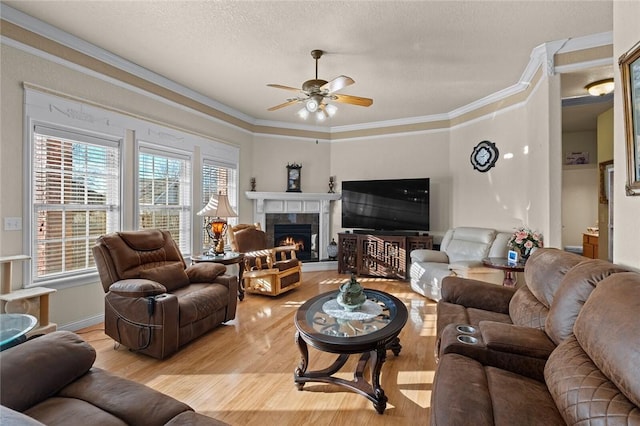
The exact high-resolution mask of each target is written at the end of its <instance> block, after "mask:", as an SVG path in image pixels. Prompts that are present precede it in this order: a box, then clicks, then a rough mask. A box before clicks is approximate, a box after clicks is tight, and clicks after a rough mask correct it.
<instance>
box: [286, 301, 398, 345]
mask: <svg viewBox="0 0 640 426" xmlns="http://www.w3.org/2000/svg"><path fill="white" fill-rule="evenodd" d="M364 292H365V294H366V296H367V300H366V302H365V304H364V305H363V306H362V307H361V308H360V309H358V310H357V311H353V312H350V311H346V310H344V308H342V307H341V306H340V305H338V303H337V301H336V299H337V296H338V292H337V291H334V292H329V293H325V294H321V295H319V296H316V297H315V298H313V299H310V300H309V301H308V302H307V303H305V304H304V305H303V306H301V307H300V310H299V313H298V317H297V319H296V322H297V324H298V326H299V327H300V328H302V329H304V330H305V331H306V332H308V333H312V334H314V335H316V336H322V335H324V336H328V337H337V338H353V337H361V336H367V335H370V334H373V333H375V332H377V331H380V330H382V329H384V328H385V327H387V326H388V325H389V324H391V323H392V322H393V321H394V319H396V317H397V316H398V311H399V309H398V307H399V305H401V303H399V301H396V299H395V298H394V297H393V296H391V295H389V294H386V293H383V292H379V291H375V290H367V289H365V290H364ZM402 308H404V305H402ZM404 311H406V308H405V310H404Z"/></svg>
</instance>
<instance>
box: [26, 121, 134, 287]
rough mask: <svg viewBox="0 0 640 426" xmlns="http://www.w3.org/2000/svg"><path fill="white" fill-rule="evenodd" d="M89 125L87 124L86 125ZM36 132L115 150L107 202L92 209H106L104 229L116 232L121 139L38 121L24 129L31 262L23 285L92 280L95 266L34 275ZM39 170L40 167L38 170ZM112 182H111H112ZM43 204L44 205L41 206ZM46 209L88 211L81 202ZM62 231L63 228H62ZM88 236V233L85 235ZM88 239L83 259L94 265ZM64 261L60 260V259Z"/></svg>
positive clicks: (37, 208) (60, 284) (119, 211)
mask: <svg viewBox="0 0 640 426" xmlns="http://www.w3.org/2000/svg"><path fill="white" fill-rule="evenodd" d="M89 127H90V126H89ZM36 134H41V135H46V136H48V137H51V138H55V139H60V140H63V141H67V142H78V143H80V144H87V145H93V146H103V147H106V148H112V149H115V150H116V153H115V154H116V156H117V158H116V161H117V166H116V167H117V170H116V173H117V177H116V183H115V185H116V187H115V188H112V189H113V191H111V194H110V196H109V198H110V199H109V200H108V203H107V204H106V205H105V206H103V207H102V206H101V207H99V208H96V209H93V210H105V211H107V212H108V214H107V223H106V232H114V231H118V230H119V229H120V226H121V222H122V191H121V187H122V186H121V185H122V180H121V176H122V143H123V139H122V138H119V137H116V136H113V135H106V134H100V133H95V132H93V131H90V130H87V129H82V128H69V127H66V126H62V125H57V124H50V123H43V122H39V121H30V124H29V131H28V139H29V145H28V148H27V151H28V153H29V156H28V160H27V162H28V167H27V168H26V169H27V170H28V173H29V174H28V178H27V179H26V182H27V185H28V190H27V194H28V202H29V210H28V215H27V217H28V220H29V223H28V228H27V229H28V232H26V234H27V235H28V244H27V248H28V251H29V255H30V257H31V262H28V263H29V264H30V267H29V269H28V270H27V277H28V278H27V280H26V283H27V284H25V287H31V286H40V285H45V286H53V287H66V286H71V285H81V284H85V283H87V282H91V281H95V277H96V276H97V270H96V268H95V266H90V267H88V268H83V269H76V270H70V271H61V272H58V273H52V274H49V275H45V276H42V277H40V276H38V264H39V256H38V249H39V240H38V229H39V227H38V224H37V223H35V221H36V220H38V219H37V218H38V211H40V210H41V209H42V207H43V206H42V205H40V204H36V202H35V201H36V200H35V197H36V190H35V185H36V179H35V176H34V174H35V172H36V167H35V154H36V152H35V151H36V149H35V148H36V143H37V142H36ZM38 170H40V169H38ZM112 185H114V183H113V182H112ZM44 207H46V206H44ZM50 207H51V208H50V210H52V211H55V210H57V211H69V210H71V209H77V210H87V211H90V210H92V209H88V208H87V207H85V206H84V205H81V204H77V205H72V204H65V203H64V202H61V203H60V204H55V205H51V206H50ZM63 232H64V231H63ZM87 237H88V235H87ZM67 240H69V241H71V239H67V238H62V240H61V241H62V242H63V244H64V243H65V242H69V241H67ZM91 246H92V244H91V241H87V252H86V254H85V256H86V259H85V260H86V262H87V264H89V265H90V264H94V262H93V261H92V258H93V254H92V252H91ZM62 263H63V264H64V260H62Z"/></svg>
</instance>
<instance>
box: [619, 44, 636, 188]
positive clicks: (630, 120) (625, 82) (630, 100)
mask: <svg viewBox="0 0 640 426" xmlns="http://www.w3.org/2000/svg"><path fill="white" fill-rule="evenodd" d="M618 64H619V65H620V77H621V80H622V96H623V105H624V128H625V137H626V139H627V143H626V145H627V184H626V186H625V189H626V193H627V195H640V43H638V44H636V45H635V46H634V47H633V48H631V50H629V51H628V52H627V53H625V54H624V55H622V56H621V57H620V59H619V61H618Z"/></svg>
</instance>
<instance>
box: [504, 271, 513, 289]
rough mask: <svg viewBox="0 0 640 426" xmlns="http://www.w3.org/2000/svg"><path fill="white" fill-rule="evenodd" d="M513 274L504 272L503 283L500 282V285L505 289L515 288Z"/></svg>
mask: <svg viewBox="0 0 640 426" xmlns="http://www.w3.org/2000/svg"><path fill="white" fill-rule="evenodd" d="M514 274H515V272H512V271H504V281H502V285H503V286H505V287H515V286H516V278H515V277H514Z"/></svg>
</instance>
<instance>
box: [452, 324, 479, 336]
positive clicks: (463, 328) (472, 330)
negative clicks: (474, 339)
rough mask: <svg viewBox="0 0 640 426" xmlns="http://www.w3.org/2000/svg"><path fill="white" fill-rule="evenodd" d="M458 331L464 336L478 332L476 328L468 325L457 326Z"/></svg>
mask: <svg viewBox="0 0 640 426" xmlns="http://www.w3.org/2000/svg"><path fill="white" fill-rule="evenodd" d="M456 330H458V333H462V334H473V333H475V332H476V328H475V327H474V326H472V325H468V324H459V325H456Z"/></svg>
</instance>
